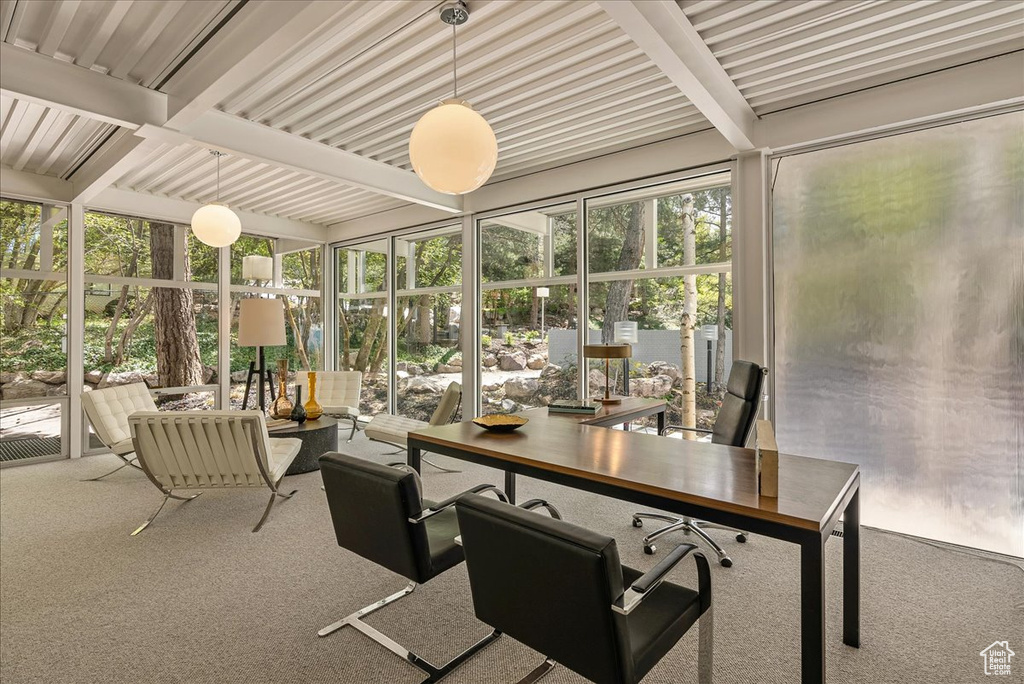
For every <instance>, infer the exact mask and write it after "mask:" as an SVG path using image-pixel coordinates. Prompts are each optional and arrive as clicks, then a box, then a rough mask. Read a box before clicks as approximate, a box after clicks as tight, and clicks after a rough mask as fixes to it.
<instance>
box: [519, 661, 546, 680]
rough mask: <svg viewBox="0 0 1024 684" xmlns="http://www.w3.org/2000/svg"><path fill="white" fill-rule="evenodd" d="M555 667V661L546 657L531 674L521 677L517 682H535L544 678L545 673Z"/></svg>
mask: <svg viewBox="0 0 1024 684" xmlns="http://www.w3.org/2000/svg"><path fill="white" fill-rule="evenodd" d="M554 668H555V661H554V660H552V659H551V658H546V659H545V660H544V662H543V663H541V664H540V665H538V666H537V667H535V668H534V669H533V671H532V672H530V674H528V675H526V676H525V677H523V678H522V679H520V680H519V681H518V682H516V684H534V682H539V681H540V680H541V679H543V677H544V675H546V674H547V673H548V672H551V670H553V669H554Z"/></svg>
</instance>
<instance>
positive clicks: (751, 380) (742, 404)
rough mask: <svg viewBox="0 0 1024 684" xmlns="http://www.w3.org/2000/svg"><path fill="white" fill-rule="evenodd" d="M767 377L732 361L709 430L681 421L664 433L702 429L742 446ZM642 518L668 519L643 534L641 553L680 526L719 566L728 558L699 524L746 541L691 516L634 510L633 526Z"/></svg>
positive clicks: (743, 535)
mask: <svg viewBox="0 0 1024 684" xmlns="http://www.w3.org/2000/svg"><path fill="white" fill-rule="evenodd" d="M767 377H768V369H767V368H764V367H762V366H758V365H757V364H756V363H751V362H750V361H733V363H732V369H731V370H730V371H729V383H728V385H727V386H726V391H725V396H724V397H723V398H722V407H721V409H719V411H718V418H717V419H716V420H715V426H714V428H712V429H711V430H704V429H701V428H691V427H684V426H682V425H670V426H668V427H667V428H665V434H668V433H669V432H670V431H674V430H687V431H691V432H703V433H705V434H710V435H711V441H712V442H713V443H714V444H727V445H729V446H738V447H741V446H746V444H747V441H748V440H749V439H750V435H751V433H752V432H753V431H754V424H755V423H756V422H757V413H758V411H760V409H761V395H762V394H763V388H764V381H765V378H767ZM644 518H649V519H651V520H663V521H665V522H667V523H669V524H668V525H667V526H665V527H663V528H661V529H660V530H656V531H654V532H652V533H651V534H649V535H647V536H646V537H644V553H647V554H653V553H654V552H655V551H657V549H658V547H656V546H655V545H654V544H653V543H652V542H653V541H654V540H655V539H657V538H658V537H661V536H663V535H666V534H668V533H669V532H675V531H676V530H682V531H684V532H686V533H687V534H689V533H690V532H693V533H694V534H696V535H697V536H698V537H700V538H701V539H703V540H704V541H705V542H707V544H708V546H710V547H711V548H712V549H714V550H715V553H717V554H718V562H719V563H721V564H722V566H723V567H726V568H731V567H732V559H731V558H729V554H727V553H726V552H725V549H723V548H722V547H721V546H719V545H718V543H717V542H716V541H715V540H714V539H712V538H711V537H710V536H708V533H707V532H705V531H704V529H702V528H718V529H723V530H731V531H733V532H736V533H737V534H736V541H738V542H740V543H741V544H742V543H744V542H746V541H747V534H746V532H743V531H741V530H737V529H734V528H732V527H725V526H724V525H718V524H715V523H709V522H704V521H701V520H694V519H693V518H688V517H682V518H680V517H677V516H671V515H664V514H661V513H634V514H633V527H643V526H644V521H643V519H644Z"/></svg>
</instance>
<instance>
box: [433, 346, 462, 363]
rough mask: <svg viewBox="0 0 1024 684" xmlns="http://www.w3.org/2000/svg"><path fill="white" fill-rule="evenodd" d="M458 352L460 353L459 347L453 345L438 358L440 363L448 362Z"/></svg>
mask: <svg viewBox="0 0 1024 684" xmlns="http://www.w3.org/2000/svg"><path fill="white" fill-rule="evenodd" d="M458 353H459V348H458V347H452V348H451V349H449V350H448V351H446V352H445V353H444V354H442V355H441V358H440V359H438V363H444V364H447V363H448V362H449V361H451V360H452V357H453V356H455V355H456V354H458Z"/></svg>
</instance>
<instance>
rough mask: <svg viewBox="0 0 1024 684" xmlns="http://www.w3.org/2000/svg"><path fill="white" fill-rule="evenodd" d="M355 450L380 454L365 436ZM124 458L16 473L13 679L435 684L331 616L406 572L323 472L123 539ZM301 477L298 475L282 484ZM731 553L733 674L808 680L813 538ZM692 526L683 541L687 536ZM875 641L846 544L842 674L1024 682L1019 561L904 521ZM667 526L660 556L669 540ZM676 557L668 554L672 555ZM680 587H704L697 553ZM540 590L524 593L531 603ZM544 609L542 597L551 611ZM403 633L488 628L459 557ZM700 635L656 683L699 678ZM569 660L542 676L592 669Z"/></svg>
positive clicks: (2, 499)
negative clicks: (906, 526)
mask: <svg viewBox="0 0 1024 684" xmlns="http://www.w3.org/2000/svg"><path fill="white" fill-rule="evenodd" d="M350 446H351V448H350V449H349V451H350V452H351V453H354V454H357V455H363V456H367V457H371V458H374V459H375V460H378V461H380V462H385V461H387V460H393V458H394V457H385V456H383V455H381V451H382V450H381V449H380V448H378V447H377V445H374V444H371V443H369V442H367V441H366V440H365V438H364V437H363V436H362V435H359V436H358V437H357V438H356V441H355V442H353V444H352V445H350ZM438 461H439V462H442V463H445V464H455V465H457V466H458V467H461V468H463V469H464V471H465V472H463V473H461V474H444V473H439V472H437V471H435V470H432V469H429V468H427V472H426V473H425V475H424V488H425V490H426V493H427V495H428V496H429V497H431V498H435V499H441V498H444V497H447V496H450V495H452V494H455V493H457V492H458V491H461V490H463V489H466V488H468V487H469V486H472V485H474V484H477V483H480V482H485V481H491V482H500V478H499V475H498V474H497V473H496V472H495V471H491V470H487V469H485V468H481V467H478V466H473V465H470V464H464V463H459V462H457V461H454V460H452V459H448V458H444V457H439V458H438ZM116 463H117V461H116V460H115V459H114V457H112V456H96V457H90V458H85V459H80V460H75V461H60V462H54V463H45V464H39V465H33V466H26V467H22V468H10V469H5V470H3V471H2V472H0V681H2V682H3V683H4V684H15V683H21V682H49V683H60V682H76V683H77V682H113V683H122V682H123V683H132V684H135V683H138V682H259V683H261V684H262V683H264V682H396V683H405V682H409V683H412V682H419V681H421V679H422V677H421V676H420V675H419V671H418V670H416V669H415V668H413V667H412V666H410V665H407V664H405V663H403V662H402V661H401V660H399V659H398V658H396V657H395V656H393V655H392V654H390V653H389V652H387V651H385V650H384V649H383V648H381V647H379V646H378V645H376V644H375V643H373V642H372V641H370V640H368V639H367V638H365V637H364V636H362V635H361V634H359V633H357V632H355V631H354V630H351V629H345V630H342V631H340V632H337V633H335V634H333V635H332V636H329V637H327V638H325V639H319V638H317V636H316V631H317V629H319V628H320V627H323V626H324V625H326V624H328V623H330V622H333V621H334V620H336V619H338V618H340V617H343V616H344V615H346V614H348V613H350V612H352V611H353V610H356V609H357V608H360V607H362V606H364V605H366V604H368V603H371V602H372V601H374V600H376V599H379V598H382V597H384V596H385V595H387V594H390V593H392V592H394V591H396V590H398V589H399V588H401V587H402V586H403V585H404V584H405V581H404V580H403V579H401V578H399V577H398V576H396V575H393V574H391V573H389V572H387V571H384V570H382V569H380V568H378V567H376V566H374V565H373V564H371V563H369V562H367V561H364V560H362V559H361V558H359V557H356V556H354V555H352V554H350V553H349V552H347V551H345V550H343V549H340V548H339V547H338V546H337V544H336V543H335V540H334V536H333V530H332V528H331V523H330V519H329V515H328V511H327V505H326V502H325V500H324V495H323V492H322V491H321V490H320V476H319V474H318V473H309V474H306V475H299V476H294V477H290V478H288V480H290V487H289V488H298V490H299V493H298V494H297V495H296V497H295V498H293V499H292V500H290V501H285V502H282V503H281V504H279V505H277V506H275V510H274V511H273V512H272V513H271V516H270V519H269V521H268V522H267V524H266V526H265V527H264V528H263V530H262V531H261V532H259V533H258V534H252V533H251V532H250V529H251V528H252V526H253V525H254V524H255V523H256V521H257V520H258V519H259V516H260V514H261V513H262V510H263V506H264V504H265V500H266V496H265V494H264V492H262V491H261V492H255V491H254V492H251V493H250V492H247V493H244V494H238V493H230V492H206V493H204V494H203V495H202V496H201V497H199V498H198V499H196V500H195V501H193V502H190V503H188V504H182V503H180V502H171V503H169V504H168V505H167V506H166V507H165V509H164V511H163V512H162V513H161V514H160V516H159V517H158V518H157V520H156V522H155V523H153V525H152V526H151V527H150V528H149V529H147V530H146V531H145V532H143V533H142V534H141V535H140V536H139V537H135V538H131V537H129V536H128V534H129V532H131V531H132V530H133V529H134V528H135V527H136V526H137V525H138V524H139V523H140V522H142V520H144V519H145V518H146V516H148V515H149V514H150V513H151V512H152V510H153V509H154V508H155V507H156V505H157V504H158V503H159V500H160V494H159V493H158V492H157V490H156V489H155V488H154V487H153V486H152V484H150V483H149V482H148V481H147V480H146V478H145V476H144V475H142V474H141V473H139V472H137V471H128V470H127V469H126V470H124V471H122V472H120V473H118V474H116V475H113V476H112V477H110V478H108V479H107V480H105V481H102V482H80V481H79V480H80V479H82V478H86V477H92V476H95V475H97V474H101V473H102V472H104V471H105V470H107V469H110V468H112V467H113V466H114V465H116ZM288 480H286V482H287V481H288ZM520 482H521V484H520V497H522V498H523V499H524V500H525V499H526V498H527V497H533V496H540V497H544V498H547V499H549V500H551V501H552V502H554V503H556V505H558V506H559V507H560V508H561V509H562V512H563V514H564V515H565V517H566V518H567V519H568V520H571V521H574V522H577V523H579V524H583V525H586V526H588V527H591V528H593V529H596V530H599V531H602V532H604V533H607V534H611V535H614V536H615V537H617V538H618V540H619V546H620V553H621V555H622V558H623V561H624V562H625V563H627V564H629V565H633V566H634V567H637V568H640V569H647V568H649V567H651V566H652V565H653V563H654V562H656V561H655V559H653V558H650V557H647V556H644V555H643V553H642V551H641V549H640V538H641V537H642V535H643V533H642V531H641V530H636V529H634V528H632V527H631V526H630V524H629V514H630V513H631V512H632V511H633V510H634V508H635V506H633V505H632V504H628V503H622V502H618V501H614V500H610V499H606V498H602V497H599V496H595V495H591V494H586V493H581V492H577V491H575V490H571V489H566V488H563V487H558V486H555V485H549V484H545V483H541V482H537V481H533V480H521V481H520ZM719 534H720V535H721V538H722V539H723V540H724V543H725V545H726V546H727V548H728V550H729V551H730V553H731V554H732V556H733V559H734V561H735V562H736V565H735V566H734V567H733V568H731V569H724V568H721V567H719V566H717V565H715V566H714V569H713V571H712V581H713V586H714V601H715V611H716V614H715V676H716V680H717V681H718V682H724V683H732V682H736V683H742V684H747V683H748V682H749V683H752V682H765V683H773V684H774V683H785V684H789V683H791V682H797V681H799V665H800V662H799V629H798V625H799V587H798V577H799V573H798V551H797V548H796V547H795V546H792V545H789V544H786V543H783V542H777V541H773V540H770V539H765V538H762V537H756V536H755V537H752V538H751V540H750V542H749V543H748V544H746V545H740V544H738V543H736V542H735V541H734V540H733V539H732V537H731V536H730V535H728V534H725V533H719ZM682 539H684V538H683V537H680V538H679V540H680V541H681V540H682ZM862 539H863V548H862V557H863V574H862V591H863V610H862V638H863V645H862V648H860V649H859V650H858V649H853V648H849V647H846V646H844V645H843V644H842V640H841V636H840V635H841V624H842V612H841V561H842V554H841V543H840V541H839V540H838V539H833V540H832V541H831V542H830V543H829V544H828V547H827V563H828V573H829V574H828V580H827V593H828V601H829V606H828V614H827V619H828V630H829V631H828V681H829V682H871V683H875V682H879V683H880V682H900V683H901V684H906V683H908V682H974V681H979V682H980V681H987V679H988V678H986V677H985V676H984V675H983V673H982V659H981V657H980V656H979V655H978V652H979V651H981V650H982V649H983V648H985V647H986V646H988V645H989V644H990V643H992V642H993V641H996V640H1004V639H1009V642H1010V647H1011V648H1012V649H1015V650H1016V651H1017V653H1018V654H1020V655H1018V656H1017V658H1016V659H1015V660H1017V661H1018V662H1014V663H1013V671H1014V677H1010V678H1008V679H1010V680H1013V681H1022V680H1024V571H1022V568H1021V567H1019V566H1018V565H1016V564H1013V563H1008V562H1005V561H1001V560H998V559H989V558H984V557H980V556H975V555H972V554H967V553H963V552H961V551H959V550H956V549H950V548H945V547H941V546H939V545H934V544H929V543H924V542H921V541H918V540H913V539H908V538H906V537H901V536H898V535H894V534H889V533H884V532H879V531H873V530H865V531H864V533H863V535H862ZM670 545H671V540H664V541H663V542H662V543H661V549H662V550H665V549H668V548H670ZM659 555H660V554H659ZM674 579H675V581H678V582H681V583H687V584H690V585H691V586H693V585H695V572H694V570H693V564H692V563H691V562H690V561H686V563H685V564H684V566H681V569H680V570H677V571H676V572H675V574H674ZM524 600H528V597H524ZM536 609H537V610H544V606H536ZM370 622H371V623H372V624H374V625H375V626H376V627H378V628H379V629H381V630H383V631H384V632H385V633H387V634H389V635H391V636H392V637H393V638H395V639H396V640H398V641H399V642H400V643H403V644H405V645H406V646H409V647H411V648H412V649H414V650H416V651H419V652H420V654H421V655H423V656H425V657H426V658H427V659H429V660H433V661H435V662H443V661H445V660H447V659H448V658H450V657H451V656H453V655H455V654H456V653H457V652H459V651H461V650H462V649H463V648H465V647H467V646H469V645H470V644H471V643H473V642H474V641H475V640H476V639H478V638H479V637H481V636H483V635H484V634H485V633H487V631H488V629H487V627H486V626H485V625H483V624H481V623H479V622H477V621H476V620H475V619H474V617H473V612H472V606H471V605H470V602H469V592H468V585H467V580H466V573H465V569H464V568H463V567H459V568H456V569H455V570H453V571H451V572H449V573H447V574H446V575H443V576H441V577H440V578H438V579H436V580H434V581H433V582H431V583H429V584H427V585H425V586H423V587H421V588H420V589H418V590H417V591H416V592H415V593H414V594H413V595H412V596H410V597H408V598H406V599H403V600H402V601H400V602H399V603H397V604H395V605H393V606H389V607H388V608H386V609H384V610H382V611H380V612H379V613H378V614H376V615H375V616H373V618H372V619H371V620H370ZM696 644H697V635H696V632H695V631H694V632H692V633H691V634H688V635H687V636H686V637H685V638H684V639H683V640H682V641H681V642H680V643H679V644H678V645H677V646H676V647H675V649H674V650H673V651H672V652H671V653H670V654H669V656H668V657H666V658H665V659H664V660H663V661H662V662H661V663H660V664H659V665H658V667H656V668H655V669H654V670H653V671H652V672H651V673H650V674H649V675H648V677H647V678H646V679H645V680H644V681H645V682H650V683H651V684H655V683H666V684H667V683H673V684H674V683H677V682H695V681H696V672H695V669H694V664H695V662H696ZM541 659H542V658H541V656H540V655H539V654H537V653H535V652H533V651H531V650H530V649H528V648H526V647H524V646H522V645H521V644H518V643H517V642H515V641H513V640H512V639H509V638H507V637H502V638H501V639H499V640H498V642H496V643H495V644H493V645H492V646H490V647H488V648H487V649H486V650H485V651H483V652H482V653H481V654H479V655H478V656H477V657H476V658H475V659H473V660H471V661H470V662H469V663H468V664H467V665H465V666H464V667H463V668H462V669H460V670H458V671H456V673H455V674H453V675H452V676H451V677H450V678H449V679H448V680H446V682H451V683H452V684H459V683H463V684H465V683H476V682H514V681H517V680H518V678H520V677H522V676H523V675H525V674H526V673H527V672H529V671H530V670H531V669H532V668H533V667H534V666H535V665H536V664H538V663H539V662H540V661H541ZM581 681H583V680H582V679H581V678H579V677H577V676H576V675H574V674H573V673H571V672H568V671H567V670H565V669H564V668H556V669H555V671H554V672H552V673H551V674H550V675H549V676H548V677H547V678H546V679H545V680H544V682H545V684H558V683H566V682H581Z"/></svg>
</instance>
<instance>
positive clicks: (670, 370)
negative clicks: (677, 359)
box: [647, 361, 683, 382]
mask: <svg viewBox="0 0 1024 684" xmlns="http://www.w3.org/2000/svg"><path fill="white" fill-rule="evenodd" d="M647 374H648V375H650V376H651V377H654V376H655V375H667V376H669V377H670V378H672V382H675V381H676V380H678V379H679V378H681V377H682V375H683V374H682V371H680V370H679V366H677V365H675V364H672V363H665V362H664V361H655V362H654V363H652V364H651V365H650V366H648V367H647Z"/></svg>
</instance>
